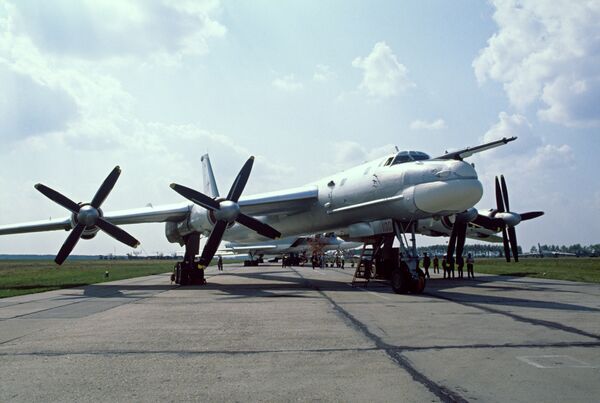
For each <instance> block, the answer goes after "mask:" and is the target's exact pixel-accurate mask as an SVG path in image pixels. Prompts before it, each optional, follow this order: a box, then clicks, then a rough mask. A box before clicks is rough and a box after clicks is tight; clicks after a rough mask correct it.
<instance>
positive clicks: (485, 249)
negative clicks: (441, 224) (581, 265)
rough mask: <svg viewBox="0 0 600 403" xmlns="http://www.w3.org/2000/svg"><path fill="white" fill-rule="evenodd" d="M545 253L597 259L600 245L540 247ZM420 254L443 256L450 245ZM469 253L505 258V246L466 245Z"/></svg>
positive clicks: (534, 248)
mask: <svg viewBox="0 0 600 403" xmlns="http://www.w3.org/2000/svg"><path fill="white" fill-rule="evenodd" d="M540 246H541V249H542V250H543V251H552V252H564V253H573V254H575V255H577V256H588V257H597V256H600V244H594V245H587V246H584V245H581V244H578V243H577V244H574V245H569V246H567V245H560V246H559V245H546V244H543V245H540ZM417 249H418V252H419V254H420V255H422V254H423V252H427V253H428V254H429V255H432V256H433V255H438V256H442V255H445V254H446V251H447V249H448V245H431V246H420V247H419V248H417ZM518 249H519V254H520V255H522V254H523V249H522V248H521V246H519V247H518ZM539 252H540V251H539V250H538V247H537V245H535V246H532V247H531V248H530V249H529V253H532V254H537V253H539ZM467 253H471V254H472V255H473V256H479V257H503V256H504V246H503V245H502V244H472V245H468V244H467V245H465V248H464V253H463V254H464V255H465V256H466V255H467Z"/></svg>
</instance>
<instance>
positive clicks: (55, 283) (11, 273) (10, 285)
mask: <svg viewBox="0 0 600 403" xmlns="http://www.w3.org/2000/svg"><path fill="white" fill-rule="evenodd" d="M174 264H175V261H173V260H131V261H127V260H81V261H78V260H74V261H66V262H65V263H64V264H63V265H62V266H60V267H58V266H56V264H55V263H54V262H53V261H50V260H48V261H44V260H2V261H0V298H6V297H12V296H16V295H22V294H31V293H35V292H42V291H49V290H57V289H60V288H69V287H77V286H82V285H88V284H94V283H102V282H105V281H114V280H122V279H126V278H132V277H140V276H147V275H150V274H158V273H165V272H169V271H172V270H173V265H174ZM106 270H108V272H109V277H108V279H107V278H105V277H104V273H105V271H106Z"/></svg>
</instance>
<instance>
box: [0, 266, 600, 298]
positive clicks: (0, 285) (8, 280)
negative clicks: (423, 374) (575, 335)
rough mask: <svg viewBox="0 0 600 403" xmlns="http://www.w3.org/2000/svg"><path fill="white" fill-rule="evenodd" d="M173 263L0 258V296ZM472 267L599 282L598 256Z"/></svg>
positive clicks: (99, 279) (151, 269) (122, 276)
mask: <svg viewBox="0 0 600 403" xmlns="http://www.w3.org/2000/svg"><path fill="white" fill-rule="evenodd" d="M227 263H230V262H227ZM174 264H175V261H172V260H166V261H165V260H131V261H127V260H110V261H107V260H82V261H67V262H65V264H63V265H62V266H60V267H58V266H56V264H54V262H52V261H43V260H17V261H14V260H0V298H5V297H12V296H16V295H22V294H31V293H36V292H42V291H49V290H58V289H61V288H69V287H77V286H82V285H88V284H95V283H102V282H105V281H114V280H122V279H126V278H133V277H141V276H147V275H151V274H159V273H165V272H170V271H171V270H173V265H174ZM106 270H108V271H109V273H110V276H109V278H108V279H106V278H104V272H105V271H106ZM465 270H466V269H465ZM475 271H476V272H479V273H488V274H497V275H504V276H526V277H537V278H549V279H558V280H570V281H583V282H590V283H600V258H558V259H555V258H544V259H536V258H526V259H521V261H520V262H519V263H514V262H513V263H506V262H505V261H504V260H502V259H477V261H476V262H475Z"/></svg>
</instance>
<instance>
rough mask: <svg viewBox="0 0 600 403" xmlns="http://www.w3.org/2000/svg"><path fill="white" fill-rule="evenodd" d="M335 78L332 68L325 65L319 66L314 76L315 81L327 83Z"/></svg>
mask: <svg viewBox="0 0 600 403" xmlns="http://www.w3.org/2000/svg"><path fill="white" fill-rule="evenodd" d="M333 78H335V73H334V72H333V71H332V70H331V67H329V66H326V65H324V64H317V67H315V72H314V74H313V80H315V81H320V82H326V81H329V80H331V79H333Z"/></svg>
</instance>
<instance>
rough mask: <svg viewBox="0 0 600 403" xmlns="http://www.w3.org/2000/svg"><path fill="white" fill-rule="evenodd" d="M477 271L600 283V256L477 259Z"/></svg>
mask: <svg viewBox="0 0 600 403" xmlns="http://www.w3.org/2000/svg"><path fill="white" fill-rule="evenodd" d="M475 272H480V273H488V274H497V275H502V276H519V277H535V278H550V279H556V280H569V281H582V282H588V283H600V258H583V257H580V258H564V257H560V258H552V257H548V258H543V259H539V258H521V259H520V260H519V262H518V263H514V262H511V263H507V262H506V261H505V260H504V259H477V260H476V262H475Z"/></svg>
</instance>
